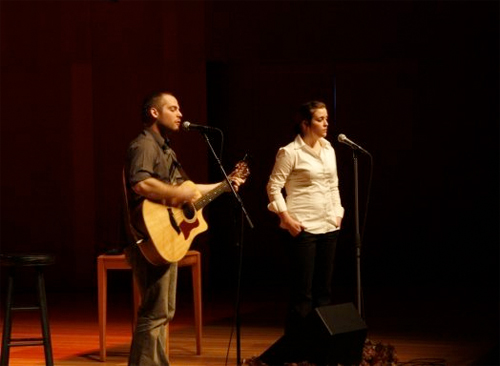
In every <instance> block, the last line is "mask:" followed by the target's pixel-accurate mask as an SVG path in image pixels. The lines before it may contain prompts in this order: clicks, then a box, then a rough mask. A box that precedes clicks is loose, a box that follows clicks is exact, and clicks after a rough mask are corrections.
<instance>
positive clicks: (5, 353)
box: [0, 269, 14, 366]
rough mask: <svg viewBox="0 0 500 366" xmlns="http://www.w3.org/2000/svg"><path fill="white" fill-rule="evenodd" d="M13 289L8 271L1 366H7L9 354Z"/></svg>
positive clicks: (11, 277)
mask: <svg viewBox="0 0 500 366" xmlns="http://www.w3.org/2000/svg"><path fill="white" fill-rule="evenodd" d="M13 288H14V269H11V270H10V271H9V279H8V284H7V299H6V303H5V317H4V323H3V335H2V356H1V359H0V365H1V366H8V364H9V353H10V345H9V344H10V335H11V331H12V314H11V307H12V290H13Z"/></svg>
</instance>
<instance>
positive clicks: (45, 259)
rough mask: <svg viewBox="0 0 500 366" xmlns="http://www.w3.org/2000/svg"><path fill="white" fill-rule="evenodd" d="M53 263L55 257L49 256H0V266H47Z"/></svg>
mask: <svg viewBox="0 0 500 366" xmlns="http://www.w3.org/2000/svg"><path fill="white" fill-rule="evenodd" d="M54 262H55V257H54V256H53V255H51V254H0V264H1V265H2V266H9V267H12V266H19V267H24V266H48V265H51V264H54Z"/></svg>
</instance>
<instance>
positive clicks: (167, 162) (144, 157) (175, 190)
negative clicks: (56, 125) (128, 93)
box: [124, 92, 245, 366]
mask: <svg viewBox="0 0 500 366" xmlns="http://www.w3.org/2000/svg"><path fill="white" fill-rule="evenodd" d="M181 118H182V113H181V109H180V107H179V103H178V101H177V99H176V98H175V97H174V96H173V95H172V94H170V93H167V92H159V93H155V94H152V95H151V96H149V97H148V98H146V99H145V101H144V103H143V106H142V120H143V123H144V130H143V131H142V132H141V133H140V134H139V136H138V137H136V138H135V139H134V140H133V141H132V142H131V143H130V145H129V147H128V150H127V160H126V165H125V169H124V179H125V183H126V190H127V192H126V197H127V208H128V210H127V229H128V230H127V231H128V234H129V235H128V237H129V239H130V240H129V241H130V242H131V244H130V245H128V247H127V248H125V254H126V256H127V259H128V261H129V262H130V264H131V266H132V271H133V274H134V276H135V279H136V280H137V283H138V285H139V288H140V291H141V297H142V304H141V306H140V308H139V310H138V314H137V324H136V328H135V331H134V334H133V339H132V344H131V349H130V356H129V362H128V364H129V366H153V365H154V366H168V365H169V362H168V358H167V354H166V344H165V336H166V333H165V331H166V330H165V326H166V324H167V323H168V322H169V321H171V320H172V318H173V316H174V313H175V296H176V286H177V263H176V262H177V260H179V259H180V258H178V256H179V255H178V253H177V252H175V254H176V255H175V256H172V257H171V258H174V260H172V261H169V258H170V257H169V256H168V255H165V256H163V254H164V253H165V252H166V253H170V251H168V250H166V251H164V250H161V249H160V250H157V251H156V250H153V249H151V248H154V246H155V245H154V244H155V243H152V242H153V241H160V240H157V239H156V238H155V237H154V236H153V235H152V234H153V233H156V232H157V233H156V236H157V237H159V239H162V238H163V237H162V232H161V230H160V231H159V232H158V229H157V227H158V226H159V225H158V224H157V222H156V221H158V220H151V221H152V223H151V224H149V225H148V224H146V225H145V221H147V220H146V217H145V216H144V215H146V213H147V212H149V211H144V208H145V207H146V204H148V205H149V206H148V207H151V206H152V207H156V206H158V207H161V212H162V214H163V213H165V215H166V218H167V219H166V220H161V221H162V222H163V221H166V222H165V224H168V225H170V226H173V228H174V230H172V231H173V234H172V235H171V236H168V235H167V236H166V238H167V240H166V241H167V242H170V240H168V239H169V238H172V240H171V241H174V239H175V236H179V238H181V239H184V242H187V244H186V246H187V248H189V244H190V243H191V241H192V239H193V237H194V236H195V235H196V234H197V233H198V232H200V231H204V230H206V224H205V226H204V227H202V228H201V229H200V230H199V231H198V232H196V231H195V230H196V229H195V227H196V226H197V225H198V226H201V224H199V222H201V221H203V220H202V216H201V209H199V213H198V216H195V217H194V218H191V219H190V218H181V219H180V221H181V222H180V223H179V222H178V221H179V220H177V219H176V217H175V215H180V216H182V214H184V212H185V211H188V210H187V209H185V208H186V207H188V208H189V207H196V206H195V203H196V202H197V200H200V197H203V196H204V195H206V194H209V193H210V192H212V191H216V190H222V188H224V187H223V186H224V184H225V182H222V183H214V184H194V183H192V182H190V181H188V179H187V177H186V175H185V174H184V172H183V170H182V168H181V165H180V164H179V163H178V161H177V159H176V154H175V152H174V151H173V150H172V149H171V148H170V146H169V139H168V136H169V135H170V133H172V132H176V131H178V130H179V127H180V125H181ZM230 181H231V184H232V185H233V187H234V188H235V189H238V187H239V186H240V185H241V184H242V183H244V181H245V177H241V176H239V175H238V174H234V173H232V174H231V175H230ZM188 183H189V184H188ZM226 188H227V186H226ZM226 191H227V189H226ZM175 212H180V213H175ZM160 219H161V218H160ZM183 220H184V221H186V222H187V221H189V223H187V224H186V223H185V222H183ZM203 223H204V222H203ZM155 230H156V232H155ZM169 235H170V234H169ZM185 252H187V249H185V250H184V249H183V250H181V253H184V254H185ZM181 255H182V254H181ZM165 258H166V259H165ZM163 259H165V260H163Z"/></svg>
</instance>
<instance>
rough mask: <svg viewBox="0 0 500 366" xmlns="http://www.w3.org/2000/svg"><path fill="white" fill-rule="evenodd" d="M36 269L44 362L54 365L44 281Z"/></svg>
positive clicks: (41, 274) (39, 270) (49, 365)
mask: <svg viewBox="0 0 500 366" xmlns="http://www.w3.org/2000/svg"><path fill="white" fill-rule="evenodd" d="M37 271H38V300H39V302H40V313H41V319H42V334H43V347H44V350H45V364H46V365H47V366H54V360H53V357H52V342H51V340H50V329H49V318H48V312H47V296H46V293H45V281H44V278H43V271H42V269H41V268H38V269H37Z"/></svg>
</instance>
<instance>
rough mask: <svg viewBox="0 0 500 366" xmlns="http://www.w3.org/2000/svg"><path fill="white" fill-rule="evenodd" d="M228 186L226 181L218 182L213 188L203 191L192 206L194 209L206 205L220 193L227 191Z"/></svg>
mask: <svg viewBox="0 0 500 366" xmlns="http://www.w3.org/2000/svg"><path fill="white" fill-rule="evenodd" d="M228 188H229V185H228V183H227V182H226V181H224V182H222V183H221V184H219V185H218V186H217V187H215V188H214V189H212V190H210V191H208V192H207V193H205V194H204V195H203V196H201V197H200V198H199V199H198V200H197V201H196V202H195V203H194V207H195V208H196V210H200V209H202V208H203V207H205V206H206V205H208V204H209V203H210V202H212V201H213V200H215V199H216V198H217V197H219V196H220V195H221V194H222V193H224V192H227V190H228Z"/></svg>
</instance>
